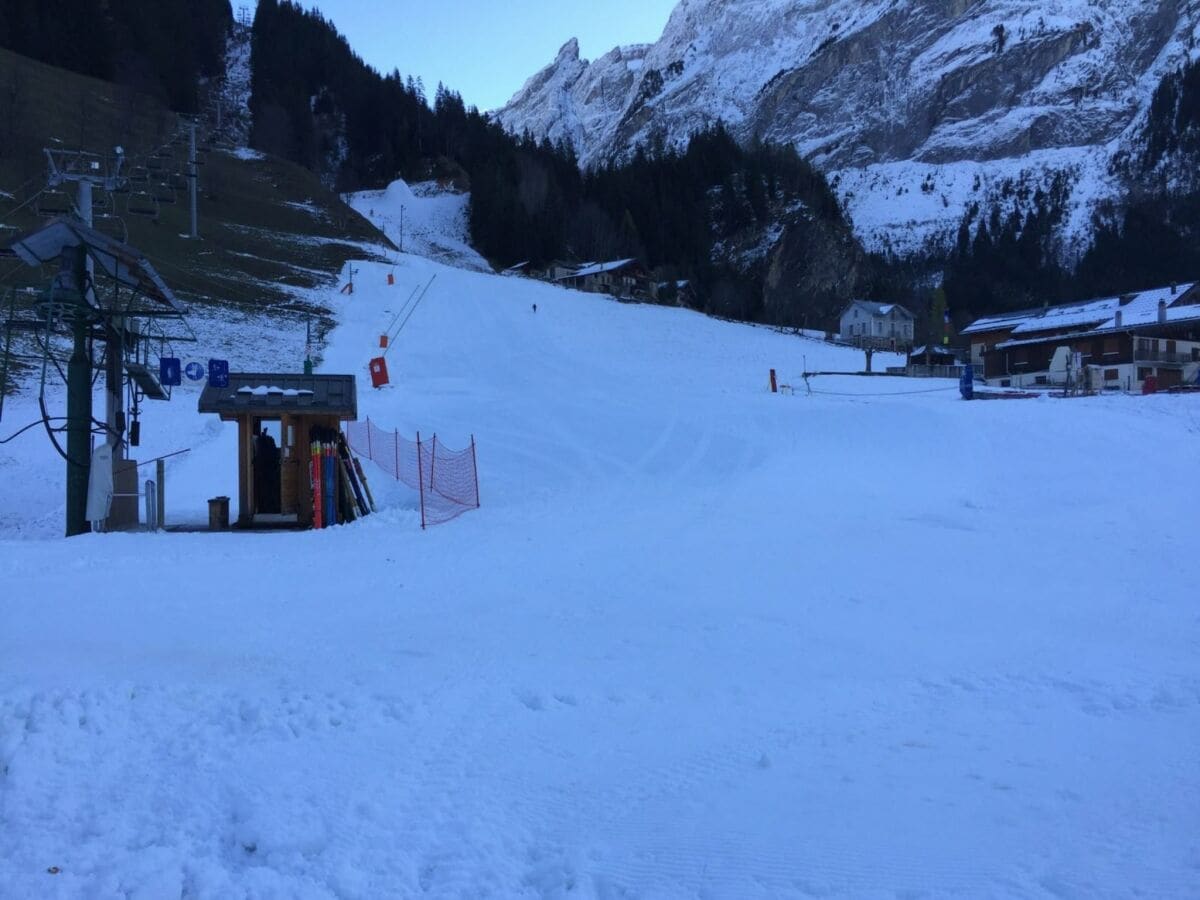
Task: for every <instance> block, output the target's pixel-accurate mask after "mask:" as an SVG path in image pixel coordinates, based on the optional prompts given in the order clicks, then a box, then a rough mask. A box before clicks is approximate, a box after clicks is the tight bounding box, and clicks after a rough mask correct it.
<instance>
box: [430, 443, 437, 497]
mask: <svg viewBox="0 0 1200 900" xmlns="http://www.w3.org/2000/svg"><path fill="white" fill-rule="evenodd" d="M436 462H437V434H436V433H435V434H434V436H433V446H432V447H431V448H430V450H429V489H430V490H431V491H432V490H433V466H434V463H436Z"/></svg>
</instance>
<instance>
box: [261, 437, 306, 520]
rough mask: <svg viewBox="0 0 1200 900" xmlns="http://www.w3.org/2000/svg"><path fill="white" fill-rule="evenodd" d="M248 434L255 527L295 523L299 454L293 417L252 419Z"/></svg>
mask: <svg viewBox="0 0 1200 900" xmlns="http://www.w3.org/2000/svg"><path fill="white" fill-rule="evenodd" d="M251 429H252V431H251V433H252V434H253V435H254V440H253V441H252V442H251V448H252V450H251V453H252V456H251V463H250V468H251V472H250V478H251V487H250V495H251V499H252V503H253V507H252V513H251V516H252V520H253V522H254V524H256V525H270V524H286V523H294V522H298V521H299V518H300V517H299V513H300V504H301V497H300V458H299V457H300V454H298V453H297V452H296V435H297V433H298V431H297V417H295V416H289V415H283V416H280V418H278V419H275V418H266V417H258V416H256V417H254V418H253V419H252V425H251Z"/></svg>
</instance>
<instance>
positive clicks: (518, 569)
mask: <svg viewBox="0 0 1200 900" xmlns="http://www.w3.org/2000/svg"><path fill="white" fill-rule="evenodd" d="M389 271H392V269H391V267H390V266H388V265H385V264H378V263H368V262H363V263H362V264H361V266H360V270H359V274H358V276H357V277H356V290H355V293H354V294H353V295H352V296H345V295H341V294H337V293H335V292H333V291H332V290H331V291H330V293H329V295H328V296H326V297H323V298H321V299H322V300H323V301H324V302H327V303H330V304H334V305H335V308H336V311H337V315H338V317H339V322H340V325H339V327H338V329H337V330H336V331H334V332H333V333H332V335H331V336H330V343H329V346H328V347H327V348H326V351H325V357H324V361H323V370H324V371H327V372H352V373H355V374H356V375H357V376H358V378H359V396H360V411H361V415H362V416H367V415H369V416H370V417H371V418H372V420H373V421H375V422H377V423H378V424H379V425H380V426H381V427H385V428H397V429H399V430H400V432H401V433H402V434H405V435H408V436H412V435H413V434H414V433H415V432H416V431H417V430H418V429H420V430H421V432H422V434H425V435H428V434H430V433H431V432H434V431H436V432H437V433H438V436H439V440H444V441H445V442H446V443H447V444H449V445H451V446H463V445H465V444H466V442H467V441H468V440H469V438H470V436H471V435H472V434H473V435H474V437H475V440H476V441H477V444H478V452H479V477H480V483H481V487H482V498H481V499H482V507H481V508H480V509H479V510H477V511H472V512H470V513H468V514H467V515H465V516H463V517H462V518H460V519H458V520H457V521H455V522H453V523H451V524H448V525H443V526H439V527H437V528H432V529H430V530H428V531H426V532H422V531H421V530H420V528H419V526H418V513H417V510H416V498H415V497H413V496H411V495H409V494H408V493H407V492H406V490H405V489H403V488H402V487H397V486H395V485H389V484H388V483H387V482H386V480H385V479H384V478H383V477H382V473H380V472H379V471H378V470H376V469H374V468H373V467H372V466H370V464H369V463H366V465H367V470H368V474H369V477H370V476H373V477H372V486H373V487H374V488H375V491H376V494H377V497H379V499H380V500H381V503H382V504H383V505H384V506H385V507H386V508H385V510H384V511H382V512H381V513H380V514H379V515H376V516H373V517H370V518H368V519H366V520H363V521H361V522H359V523H356V524H353V525H350V526H344V527H338V528H333V529H330V530H326V531H320V532H306V533H287V532H284V533H267V534H264V533H258V534H239V533H231V534H208V533H160V534H154V535H148V534H114V535H89V536H86V537H81V538H76V539H72V540H69V541H68V540H63V539H60V538H59V537H58V536H57V534H58V530H59V529H60V528H61V514H62V508H61V503H62V501H61V498H62V481H63V467H64V466H63V463H62V462H61V460H59V459H58V457H56V456H54V455H53V453H52V452H51V450H50V449H49V446H48V443H47V441H46V438H45V436H44V434H42V433H40V432H39V431H37V430H34V431H30V432H28V433H26V434H24V435H22V436H21V437H19V438H17V439H16V440H14V441H12V442H10V443H7V444H3V445H0V475H2V476H3V485H4V487H3V488H2V489H0V490H3V497H4V500H5V502H4V504H3V507H4V508H3V510H2V513H3V516H2V518H0V534H3V538H2V539H0V584H2V585H3V591H2V592H0V622H2V623H3V627H2V628H0V837H2V843H0V846H3V852H2V853H0V885H2V886H3V887H2V888H0V894H3V895H5V896H12V897H111V896H128V897H147V898H150V897H154V898H158V897H181V896H182V897H314V898H319V897H380V896H423V895H430V896H436V897H447V896H456V897H457V896H463V897H475V896H504V897H509V896H527V897H562V896H568V895H570V896H581V897H619V896H647V897H697V896H704V897H735V898H742V897H784V896H790V897H805V896H845V897H862V896H888V897H892V896H914V897H915V896H941V897H945V896H1022V897H1025V896H1051V895H1053V896H1080V897H1082V896H1130V895H1134V894H1141V895H1146V896H1154V897H1171V896H1174V897H1184V896H1188V895H1192V896H1194V895H1195V888H1196V884H1197V880H1198V878H1200V851H1198V849H1197V844H1196V836H1197V834H1198V833H1200V751H1198V750H1197V747H1198V743H1197V736H1198V735H1200V656H1198V654H1197V646H1198V643H1197V642H1198V640H1200V617H1198V615H1197V610H1196V600H1195V588H1194V581H1195V578H1194V576H1195V564H1194V556H1195V552H1194V547H1193V543H1194V541H1193V539H1192V537H1191V532H1192V529H1191V527H1190V526H1189V524H1188V523H1190V522H1191V521H1192V520H1193V518H1194V511H1195V509H1196V508H1197V504H1198V501H1200V496H1198V491H1197V487H1196V479H1195V454H1196V446H1197V439H1198V435H1200V397H1190V396H1161V397H1150V398H1141V397H1125V396H1111V397H1103V398H1097V399H1087V400H1073V401H1064V400H1055V399H1050V398H1045V399H1042V400H1030V401H1020V402H990V403H983V402H977V403H965V402H963V401H961V400H960V399H958V394H957V391H956V390H955V386H954V384H953V383H952V382H945V381H931V380H920V381H918V380H906V379H898V378H871V379H868V378H856V377H850V376H845V377H837V376H830V377H825V376H823V377H819V378H815V379H812V380H811V386H812V388H813V390H814V391H815V392H820V393H813V394H812V395H809V394H807V393H806V391H805V389H804V384H803V380H802V378H801V374H802V372H803V371H804V367H805V364H806V363H807V368H808V370H809V371H816V370H823V371H827V370H855V369H857V368H859V366H860V364H861V357H860V356H859V355H858V354H856V353H854V352H852V351H849V350H845V349H841V348H836V347H831V346H829V345H825V344H822V343H820V342H818V341H814V340H810V339H804V338H798V337H793V336H786V335H782V334H778V333H775V332H773V331H771V330H768V329H763V328H754V327H750V326H745V325H737V324H731V323H725V322H718V321H715V320H712V319H707V318H704V317H703V316H700V315H697V314H693V313H690V312H686V311H682V310H677V309H666V308H658V307H651V306H629V305H624V304H619V303H616V302H613V301H611V300H607V299H605V298H602V297H599V296H594V295H585V294H580V293H576V292H572V291H568V290H564V289H560V288H557V287H553V286H549V285H543V284H539V283H535V282H531V281H528V280H526V279H521V278H501V277H497V276H490V275H484V274H478V273H473V272H468V271H464V270H461V269H451V268H447V267H444V266H442V265H441V264H439V263H437V262H433V261H430V260H427V259H422V258H418V257H414V256H407V255H405V256H401V257H399V258H398V260H397V264H396V266H395V269H394V275H395V282H396V283H395V284H394V285H393V286H389V285H388V284H387V277H386V276H387V274H388V272H389ZM435 273H436V274H437V276H438V277H437V280H436V282H435V283H434V286H433V287H432V288H431V290H430V292H429V294H428V296H427V297H426V299H425V301H424V302H423V303H422V305H421V306H420V307H418V308H417V311H416V312H415V314H414V315H413V317H412V319H411V321H410V323H409V325H408V327H407V328H406V329H405V330H404V331H403V332H402V333H401V335H400V337H399V339H398V341H397V342H396V344H395V346H394V349H393V350H392V352H391V353H390V354H389V357H388V362H389V368H390V370H391V376H392V381H393V384H391V385H389V386H388V387H386V388H384V389H381V390H372V389H371V388H370V387H369V381H368V378H367V368H366V367H367V361H368V359H369V358H370V357H371V356H373V355H375V354H376V353H378V335H379V334H380V333H381V332H382V331H383V330H384V329H385V328H386V326H387V324H388V322H390V321H391V320H392V319H393V317H394V315H395V313H396V312H397V311H398V309H399V308H400V305H401V304H402V303H403V302H404V300H405V298H407V297H408V296H409V295H410V294H411V291H412V290H413V288H414V287H416V286H417V285H419V284H423V283H425V282H426V281H427V280H428V279H429V277H430V276H431V275H433V274H435ZM535 303H536V304H537V311H536V312H534V311H533V308H532V307H533V304H535ZM205 325H206V327H205V328H204V329H202V334H203V335H204V343H203V345H202V346H200V347H198V348H196V350H195V351H194V352H195V354H196V355H197V357H198V358H205V357H207V356H210V355H211V356H225V357H227V358H228V359H229V360H230V362H231V367H232V368H233V369H234V370H235V371H237V370H242V371H262V372H270V371H273V370H280V371H283V370H287V371H294V370H298V368H299V364H300V359H301V358H302V352H303V330H302V329H301V330H300V331H299V332H297V330H296V329H295V327H294V326H289V327H288V328H286V329H282V330H280V331H276V332H273V331H272V330H271V328H270V327H269V324H268V323H257V324H256V323H253V322H250V323H232V322H231V323H229V324H228V327H227V328H226V329H225V331H224V332H222V331H221V329H220V328H218V327H217V326H216V324H215V323H213V322H208V323H205ZM886 362H887V361H886V360H881V359H880V357H878V356H877V357H876V364H877V365H880V366H882V365H883V364H885V363H886ZM770 368H775V369H776V370H777V371H778V373H779V377H780V380H781V381H783V382H784V383H785V384H790V385H791V386H792V388H793V389H794V393H791V394H788V393H781V394H775V395H772V394H770V393H769V392H768V390H767V383H768V369H770ZM267 387H270V385H269V384H268V385H267ZM198 390H199V389H198V388H197V387H195V386H193V385H185V386H184V387H183V388H181V389H178V391H177V393H176V395H175V397H174V399H173V400H172V401H170V402H169V403H158V404H150V403H147V404H146V411H145V419H144V423H143V446H142V447H140V448H138V449H137V451H136V452H137V454H138V455H139V458H140V459H150V458H152V457H153V456H156V455H158V454H160V453H164V452H169V451H172V450H177V449H182V448H191V452H190V453H188V454H186V455H184V456H180V457H175V458H172V460H171V461H170V463H169V466H168V476H167V482H166V498H167V507H168V511H167V521H168V523H169V524H170V523H174V524H176V525H178V524H182V523H187V522H200V521H203V520H204V519H205V516H206V507H205V500H206V499H207V498H209V497H212V496H216V495H221V494H224V495H230V496H235V497H236V470H235V455H236V446H237V441H236V435H235V426H234V425H232V424H221V423H219V422H218V421H216V420H215V418H213V417H201V416H199V415H198V414H197V413H196V399H197V395H198ZM52 400H53V401H54V402H55V404H57V403H58V402H59V401H60V400H61V397H56V398H52ZM35 417H36V413H35V404H34V402H33V400H32V398H30V397H29V396H22V397H19V398H17V399H16V400H14V401H12V402H11V403H10V405H8V406H6V408H5V416H4V424H3V427H2V428H0V433H2V434H0V436H7V435H8V434H9V433H10V432H11V431H13V430H15V428H16V427H18V426H20V425H23V424H26V422H27V421H31V420H32V419H33V418H35ZM1100 435H1102V436H1103V437H1102V439H1100V440H1098V439H1097V436H1100ZM144 471H152V469H150V470H144Z"/></svg>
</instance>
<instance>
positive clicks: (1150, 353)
mask: <svg viewBox="0 0 1200 900" xmlns="http://www.w3.org/2000/svg"><path fill="white" fill-rule="evenodd" d="M1133 360H1134V362H1152V363H1158V364H1159V365H1169V366H1182V365H1186V364H1187V363H1190V362H1194V361H1195V360H1193V359H1192V354H1190V353H1168V352H1167V351H1165V350H1139V349H1137V348H1135V349H1134V351H1133Z"/></svg>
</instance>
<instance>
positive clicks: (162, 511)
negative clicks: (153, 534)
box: [154, 459, 167, 528]
mask: <svg viewBox="0 0 1200 900" xmlns="http://www.w3.org/2000/svg"><path fill="white" fill-rule="evenodd" d="M155 469H156V471H155V473H154V475H155V477H156V478H157V479H158V492H157V499H158V516H157V518H158V527H159V528H162V527H163V526H164V524H165V523H166V521H167V500H166V497H167V492H166V480H167V461H166V460H165V459H160V460H158V463H157V465H156V466H155Z"/></svg>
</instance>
